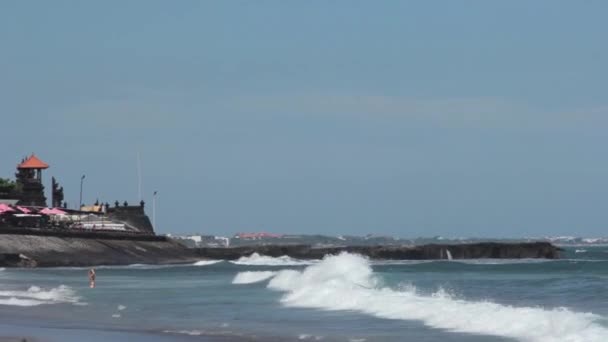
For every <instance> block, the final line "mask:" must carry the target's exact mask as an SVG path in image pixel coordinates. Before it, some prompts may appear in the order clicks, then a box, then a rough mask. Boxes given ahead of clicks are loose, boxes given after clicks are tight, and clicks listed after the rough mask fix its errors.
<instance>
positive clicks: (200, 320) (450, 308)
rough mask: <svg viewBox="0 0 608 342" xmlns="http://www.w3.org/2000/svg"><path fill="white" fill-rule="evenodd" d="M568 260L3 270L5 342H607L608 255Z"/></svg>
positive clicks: (570, 253)
mask: <svg viewBox="0 0 608 342" xmlns="http://www.w3.org/2000/svg"><path fill="white" fill-rule="evenodd" d="M563 256H564V258H563V259H561V260H537V259H524V260H497V259H481V260H451V261H450V260H443V261H407V260H404V261H387V262H381V261H371V260H368V259H366V258H364V257H362V256H359V255H355V254H341V255H338V256H331V257H326V258H325V259H323V260H314V261H303V260H296V259H292V258H289V257H280V258H271V257H267V256H261V255H252V256H249V257H245V258H241V259H239V260H237V261H233V262H229V261H222V260H214V261H208V260H203V261H200V262H197V263H195V264H192V265H180V266H152V265H130V266H122V267H110V266H108V267H98V268H97V287H96V288H94V289H91V288H89V287H88V279H87V271H88V269H87V268H49V269H9V268H6V269H0V340H1V337H3V336H12V337H17V336H23V337H32V338H35V339H39V340H41V341H108V340H112V341H119V340H129V341H131V342H134V341H241V340H242V341H441V342H446V341H531V342H553V341H571V342H578V341H580V342H583V341H585V342H594V341H608V319H607V318H608V247H601V246H599V247H577V248H566V249H565V252H564V255H563Z"/></svg>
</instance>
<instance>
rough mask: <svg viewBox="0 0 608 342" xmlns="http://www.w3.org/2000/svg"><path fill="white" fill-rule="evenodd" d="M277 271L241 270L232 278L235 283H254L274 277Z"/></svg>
mask: <svg viewBox="0 0 608 342" xmlns="http://www.w3.org/2000/svg"><path fill="white" fill-rule="evenodd" d="M276 274H277V272H272V271H247V272H239V273H238V274H237V275H236V276H235V277H234V279H233V280H232V283H233V284H253V283H259V282H261V281H264V280H266V279H269V278H272V277H274V276H275V275H276Z"/></svg>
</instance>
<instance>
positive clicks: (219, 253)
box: [0, 229, 560, 267]
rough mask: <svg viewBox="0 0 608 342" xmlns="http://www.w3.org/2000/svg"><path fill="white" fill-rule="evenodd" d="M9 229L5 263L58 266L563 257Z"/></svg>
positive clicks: (518, 251)
mask: <svg viewBox="0 0 608 342" xmlns="http://www.w3.org/2000/svg"><path fill="white" fill-rule="evenodd" d="M28 231H29V233H18V231H17V230H9V229H4V230H2V232H0V267H53V266H93V265H128V264H179V263H193V262H195V261H198V260H201V259H221V260H236V259H238V258H240V257H244V256H250V255H251V254H253V253H258V254H262V255H267V256H271V257H279V256H283V255H287V256H290V257H292V258H297V259H322V258H323V257H324V256H325V255H328V254H339V253H341V252H349V253H357V254H361V255H365V256H368V257H370V258H372V259H385V260H424V259H475V258H509V259H516V258H547V259H556V258H559V252H560V249H559V248H557V247H555V246H553V245H552V244H550V243H546V242H537V243H475V244H461V245H423V246H350V247H325V248H316V247H312V246H308V245H283V246H282V245H263V246H242V247H234V248H186V247H185V246H183V245H181V244H180V243H178V242H176V241H174V240H171V239H169V238H166V237H164V236H155V235H128V234H118V233H116V234H112V233H93V232H88V233H84V232H83V233H73V232H49V231H44V230H34V229H30V230H28Z"/></svg>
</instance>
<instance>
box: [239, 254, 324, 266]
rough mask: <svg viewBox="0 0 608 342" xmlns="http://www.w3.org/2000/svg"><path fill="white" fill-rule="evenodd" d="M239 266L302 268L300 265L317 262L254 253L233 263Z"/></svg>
mask: <svg viewBox="0 0 608 342" xmlns="http://www.w3.org/2000/svg"><path fill="white" fill-rule="evenodd" d="M231 263H233V264H237V265H247V266H300V265H312V264H314V263H315V261H312V260H299V259H294V258H291V257H288V256H287V255H283V256H280V257H277V258H275V257H269V256H266V255H260V254H258V253H253V254H251V255H250V256H248V257H240V258H239V259H238V260H236V261H231Z"/></svg>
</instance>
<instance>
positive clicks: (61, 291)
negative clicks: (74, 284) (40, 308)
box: [0, 285, 80, 306]
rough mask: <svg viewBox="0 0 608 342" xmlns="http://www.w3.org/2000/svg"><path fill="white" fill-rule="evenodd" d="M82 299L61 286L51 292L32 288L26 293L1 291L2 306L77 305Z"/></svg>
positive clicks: (35, 287)
mask: <svg viewBox="0 0 608 342" xmlns="http://www.w3.org/2000/svg"><path fill="white" fill-rule="evenodd" d="M79 300H80V297H78V296H76V293H75V292H74V290H72V289H71V288H70V287H68V286H65V285H61V286H59V287H55V288H52V289H49V290H45V289H42V288H40V287H38V286H31V287H30V288H28V289H27V290H26V291H20V290H3V291H0V305H14V306H37V305H42V304H59V303H71V304H77V303H79V302H78V301H79Z"/></svg>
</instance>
